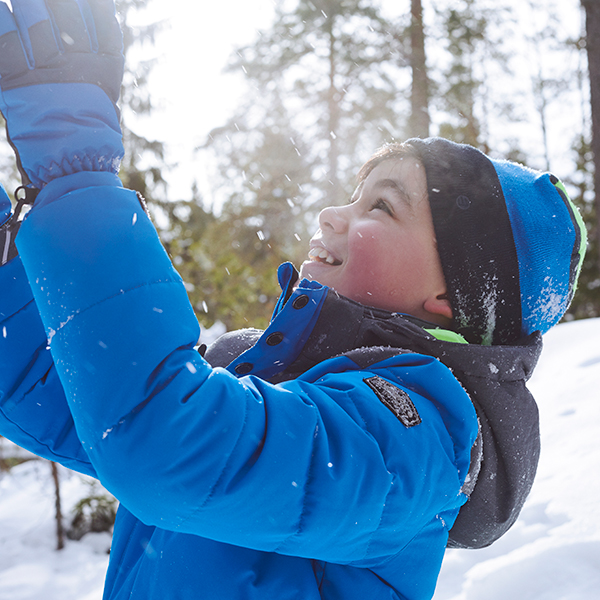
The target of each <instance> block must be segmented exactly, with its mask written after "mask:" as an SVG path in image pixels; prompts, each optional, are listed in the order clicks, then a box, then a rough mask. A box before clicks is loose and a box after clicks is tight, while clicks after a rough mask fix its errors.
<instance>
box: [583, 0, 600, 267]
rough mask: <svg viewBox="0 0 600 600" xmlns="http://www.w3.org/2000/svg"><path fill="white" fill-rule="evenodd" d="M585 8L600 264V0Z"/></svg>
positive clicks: (587, 1) (585, 3) (585, 1)
mask: <svg viewBox="0 0 600 600" xmlns="http://www.w3.org/2000/svg"><path fill="white" fill-rule="evenodd" d="M581 4H582V5H583V8H584V9H585V29H586V48H587V57H588V68H589V74H590V97H591V104H592V151H593V152H594V191H595V203H596V238H597V240H598V249H599V250H598V252H599V255H598V256H597V257H596V260H597V261H598V264H599V265H600V0H581Z"/></svg>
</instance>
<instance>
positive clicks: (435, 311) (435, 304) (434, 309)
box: [423, 292, 452, 319]
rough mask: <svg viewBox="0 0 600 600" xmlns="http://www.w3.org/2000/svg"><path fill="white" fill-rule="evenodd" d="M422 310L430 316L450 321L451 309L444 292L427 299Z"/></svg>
mask: <svg viewBox="0 0 600 600" xmlns="http://www.w3.org/2000/svg"><path fill="white" fill-rule="evenodd" d="M423 308H424V309H425V310H426V311H427V312H428V313H430V314H432V315H439V316H440V317H445V318H446V319H452V307H451V306H450V300H448V294H447V293H446V292H443V293H441V294H438V295H437V296H433V295H432V296H430V297H429V298H427V300H425V302H424V304H423Z"/></svg>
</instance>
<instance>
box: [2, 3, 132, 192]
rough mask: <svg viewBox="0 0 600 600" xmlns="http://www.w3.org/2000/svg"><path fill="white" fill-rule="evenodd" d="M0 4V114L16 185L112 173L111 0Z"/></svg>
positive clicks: (114, 61) (115, 86)
mask: <svg viewBox="0 0 600 600" xmlns="http://www.w3.org/2000/svg"><path fill="white" fill-rule="evenodd" d="M12 6H13V11H14V12H11V11H10V9H9V8H8V6H7V5H6V4H4V3H0V47H2V52H1V53H0V111H2V114H3V115H4V117H5V119H6V123H7V131H8V136H9V140H10V142H11V144H12V145H13V147H14V149H15V150H16V153H17V157H18V163H19V168H20V169H21V173H22V176H23V178H24V182H25V183H28V182H31V183H32V184H33V185H35V186H36V187H38V188H42V187H43V186H44V185H45V184H47V183H48V182H49V181H51V180H52V179H55V178H57V177H61V176H63V175H68V174H71V173H74V172H80V171H109V172H112V173H116V172H117V171H118V168H119V164H120V161H121V158H122V156H123V144H122V140H121V128H120V125H119V110H118V108H117V106H116V103H117V100H118V97H119V88H120V83H121V79H122V75H123V64H124V63H123V55H122V38H121V31H120V28H119V25H118V23H117V20H116V17H115V12H114V11H115V9H114V5H113V2H112V0H89V2H88V1H86V0H60V1H58V0H47V1H45V0H14V2H12Z"/></svg>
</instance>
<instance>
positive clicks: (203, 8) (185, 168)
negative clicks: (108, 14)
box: [147, 0, 273, 199]
mask: <svg viewBox="0 0 600 600" xmlns="http://www.w3.org/2000/svg"><path fill="white" fill-rule="evenodd" d="M150 7H151V8H152V12H150V11H149V13H150V15H151V16H150V17H149V19H150V20H155V19H156V18H164V19H167V20H168V22H169V26H168V28H167V30H166V31H165V32H164V33H163V34H162V35H161V36H160V37H159V39H158V43H157V46H156V52H157V53H158V55H159V57H160V62H159V64H158V65H157V66H156V67H155V68H154V71H153V80H152V82H153V88H154V89H153V94H154V99H155V101H157V102H158V103H159V104H161V106H162V107H163V110H162V111H161V113H162V114H157V115H156V118H153V119H152V122H151V124H149V131H148V133H147V135H148V137H152V136H155V137H156V139H159V140H165V141H168V142H169V148H170V156H169V158H170V160H172V161H180V162H181V163H182V164H181V168H180V169H176V170H174V171H173V173H172V176H171V188H170V194H169V196H170V198H172V199H176V198H189V196H190V192H189V190H190V186H191V184H192V182H193V180H194V178H196V177H197V178H198V180H199V184H200V186H201V189H203V187H204V184H203V182H204V181H205V180H206V178H207V174H206V170H205V168H204V164H203V162H204V161H203V159H202V157H199V156H197V155H196V156H195V157H194V156H193V149H194V148H195V147H196V146H198V145H199V144H200V143H201V142H202V141H203V140H204V138H205V137H206V134H207V133H208V132H209V131H210V130H211V129H212V128H214V127H217V126H219V125H222V124H223V122H224V121H225V120H226V119H227V118H228V117H229V116H230V114H231V113H232V112H233V110H234V108H235V107H236V106H237V105H238V103H239V100H240V94H242V93H243V86H242V85H241V80H242V79H241V75H233V74H229V75H225V74H223V72H222V71H223V68H224V66H225V64H226V63H227V60H228V58H229V56H230V54H231V52H232V51H233V48H234V46H237V45H243V44H246V43H250V42H251V41H252V40H253V39H254V37H255V35H256V31H257V30H258V29H265V28H267V27H268V26H269V24H270V23H271V20H272V16H273V3H272V1H271V0H228V1H225V2H215V1H210V2H206V1H203V0H201V1H200V2H190V1H189V0H152V2H151V4H150ZM204 193H206V192H204Z"/></svg>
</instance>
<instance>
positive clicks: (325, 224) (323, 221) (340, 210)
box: [319, 206, 348, 233]
mask: <svg viewBox="0 0 600 600" xmlns="http://www.w3.org/2000/svg"><path fill="white" fill-rule="evenodd" d="M344 208H345V207H340V206H328V207H327V208H324V209H323V210H322V211H321V212H320V213H319V226H320V228H321V229H322V230H323V229H329V230H331V231H333V232H334V233H344V232H345V231H346V230H347V229H348V220H347V218H346V211H345V210H344Z"/></svg>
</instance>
